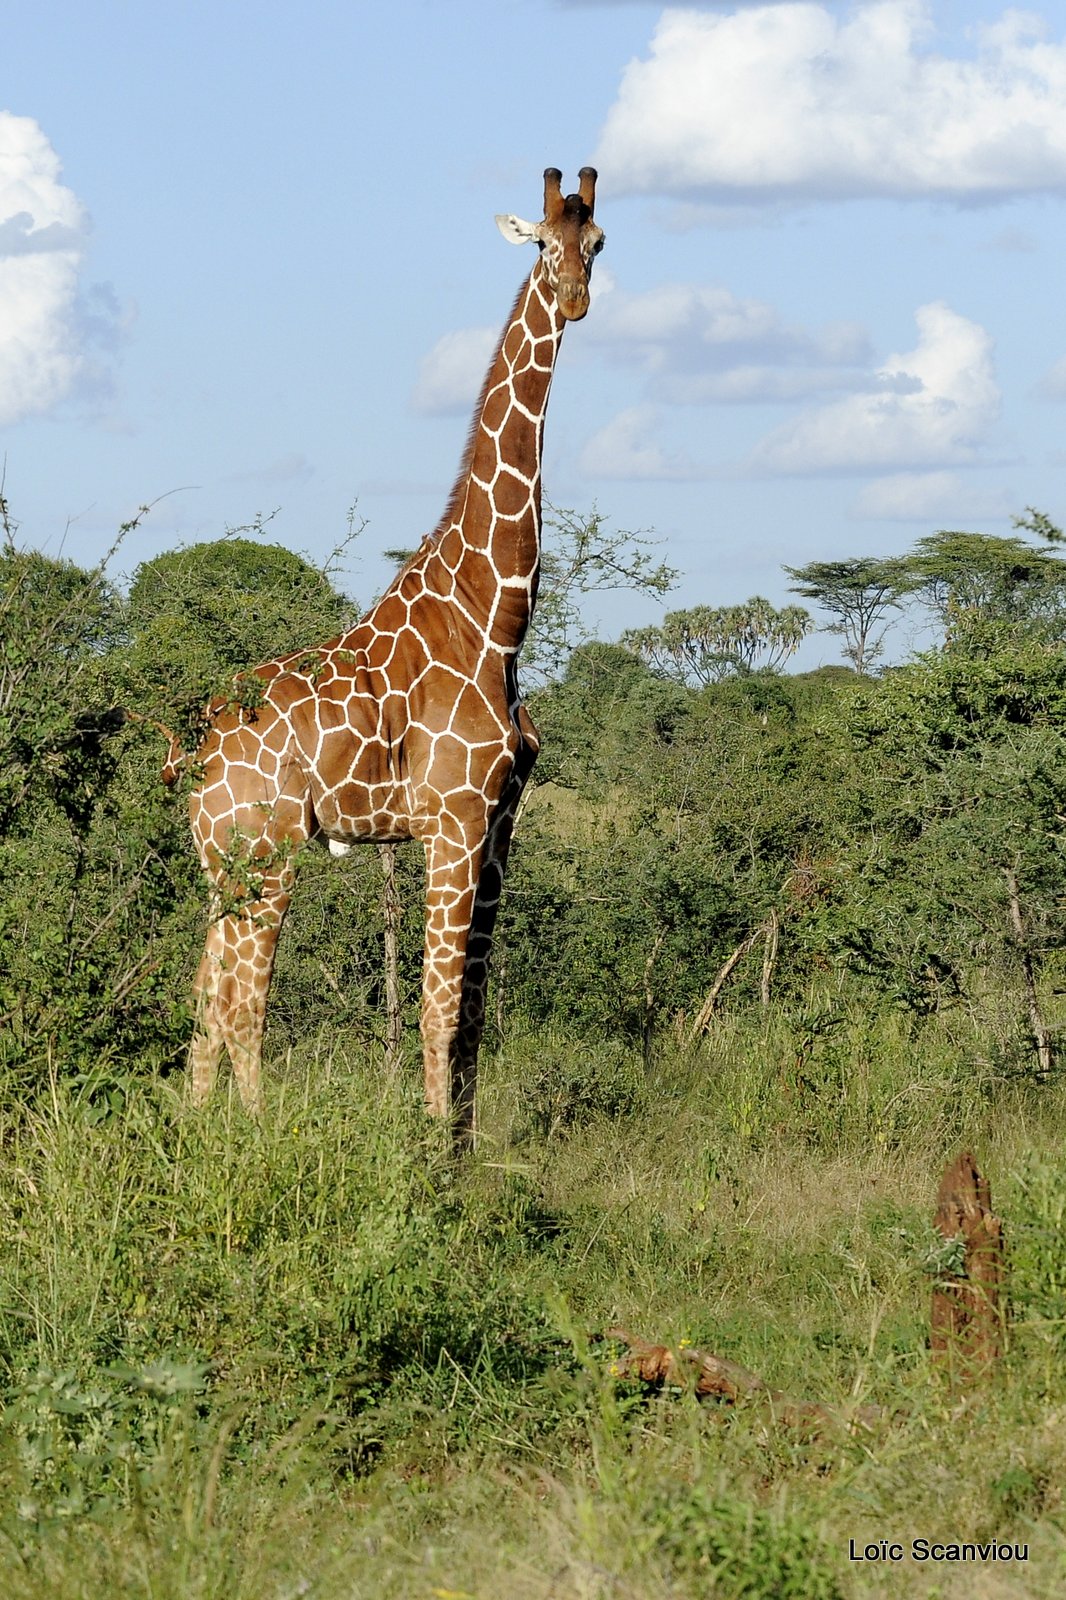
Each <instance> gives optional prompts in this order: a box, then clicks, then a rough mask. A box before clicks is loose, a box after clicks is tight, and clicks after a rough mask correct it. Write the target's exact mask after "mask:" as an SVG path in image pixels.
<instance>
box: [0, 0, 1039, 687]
mask: <svg viewBox="0 0 1066 1600" xmlns="http://www.w3.org/2000/svg"><path fill="white" fill-rule="evenodd" d="M587 162H592V163H594V164H596V165H597V166H598V167H599V169H600V174H601V177H600V186H599V198H598V208H597V220H598V221H600V222H601V224H602V226H603V227H604V228H605V230H606V233H607V246H606V249H605V251H604V254H603V256H602V257H601V258H600V264H598V266H597V278H596V283H595V288H596V298H595V301H594V304H593V307H592V310H591V311H590V313H589V316H588V318H587V319H586V320H585V321H584V322H583V323H581V324H580V325H577V326H575V327H573V328H572V329H570V330H569V331H568V333H567V336H566V340H565V343H564V348H563V353H562V358H561V363H560V367H559V371H558V374H557V379H556V385H555V389H554V392H553V396H552V402H551V407H550V411H549V416H548V424H547V444H546V456H545V466H546V470H545V482H546V489H547V493H548V495H549V497H550V498H551V499H552V500H554V501H555V502H556V503H557V504H559V505H561V506H565V507H570V508H575V509H578V510H585V509H589V508H591V507H592V506H593V504H595V505H597V506H598V507H599V509H600V511H601V512H602V513H603V514H604V515H606V516H607V517H608V518H609V519H610V520H611V522H612V523H613V524H614V525H616V526H619V527H626V528H632V529H651V530H654V532H655V533H656V534H657V535H658V536H659V537H660V538H661V539H662V541H663V554H664V555H665V557H666V558H667V559H669V560H670V561H671V562H672V563H673V564H674V565H675V566H677V567H679V568H680V569H681V571H682V573H683V582H682V585H681V587H680V588H679V590H678V591H677V593H676V594H675V595H674V596H673V597H672V599H671V601H670V602H669V603H670V604H672V605H678V604H690V603H695V602H697V601H701V602H706V603H709V604H725V603H729V602H732V601H737V600H741V599H744V598H745V597H747V596H748V595H751V594H753V593H763V594H765V595H767V596H769V597H770V598H771V599H772V600H774V601H775V602H777V603H782V602H784V601H785V600H786V599H788V598H789V597H788V594H787V579H786V578H785V576H784V574H783V573H782V572H781V564H782V563H783V562H788V563H790V564H792V565H798V564H801V563H803V562H805V561H808V560H813V559H825V558H830V557H834V556H849V555H859V554H867V553H877V554H889V553H892V552H895V551H898V550H902V549H905V548H907V547H908V546H909V545H910V544H911V543H913V541H914V540H915V539H916V538H918V537H920V536H921V535H922V534H924V533H928V532H930V531H932V530H933V529H935V528H938V527H963V528H979V529H983V530H985V531H988V532H1007V531H1009V530H1010V517H1011V514H1012V513H1013V512H1019V511H1021V510H1022V509H1023V508H1024V507H1025V506H1026V505H1027V504H1029V505H1035V506H1038V507H1039V508H1041V509H1043V510H1045V511H1047V512H1048V513H1049V514H1050V515H1051V516H1052V517H1053V518H1055V519H1056V520H1057V521H1059V522H1062V521H1064V520H1066V440H1064V438H1063V423H1064V421H1066V317H1064V315H1063V302H1064V299H1066V295H1064V292H1063V289H1062V283H1063V269H1062V263H1063V260H1064V259H1066V212H1064V206H1063V200H1064V197H1066V26H1064V22H1063V19H1062V15H1061V12H1060V11H1059V8H1057V7H1052V6H1051V4H1050V0H1043V4H1041V5H1038V6H1036V7H1035V8H1031V9H1028V10H1026V11H1024V12H1023V11H1019V10H1008V9H1006V8H1004V7H1003V6H1001V5H998V4H991V3H988V0H968V3H966V4H963V3H961V0H929V3H922V0H868V3H863V0H856V3H854V4H845V3H841V4H833V3H828V0H822V3H817V4H816V3H807V0H785V3H781V4H777V5H768V6H760V5H753V4H733V5H726V4H720V5H712V4H700V5H693V6H689V7H676V8H670V9H667V10H664V9H663V8H662V7H660V6H655V5H648V4H643V3H639V0H585V3H578V0H491V3H488V0H484V3H483V0H454V3H443V0H435V3H423V0H392V3H391V4H390V5H389V6H378V5H369V4H354V5H352V4H349V5H347V6H344V7H340V6H327V5H323V4H318V3H316V0H305V4H304V5H303V6H301V7H293V6H291V5H279V4H273V3H269V0H267V3H257V4H256V5H254V6H253V5H250V4H244V3H242V0H236V3H226V0H216V3H215V4H213V5H211V6H210V7H209V6H207V5H201V4H197V3H189V4H181V5H176V4H172V3H161V4H157V5H153V6H150V7H149V6H140V5H134V4H117V3H106V0H102V3H97V4H94V5H93V6H85V5H84V4H78V5H75V4H73V3H55V4H53V3H49V0H37V3H35V4H32V5H31V4H28V3H23V0H9V4H8V6H7V7H6V8H5V42H4V53H3V65H2V67H0V448H2V450H3V452H4V455H5V457H6V492H7V495H8V498H9V500H10V503H11V507H12V511H13V513H14V515H15V516H16V517H17V519H18V520H19V522H20V524H21V538H22V539H23V541H24V542H26V543H30V544H34V545H38V546H40V547H43V548H46V549H49V550H51V551H53V552H55V551H57V550H58V549H59V548H60V546H61V544H62V547H63V548H64V550H65V553H66V554H68V555H70V556H72V557H73V558H75V559H77V560H81V561H86V562H89V561H92V560H94V559H96V558H98V557H99V556H100V555H101V554H102V552H103V551H104V550H105V549H106V548H107V546H108V544H109V543H110V540H111V538H112V536H113V534H114V530H115V529H116V527H117V525H118V524H119V522H121V521H122V520H123V519H124V518H125V517H127V516H128V515H129V514H130V513H131V512H132V511H133V510H134V509H135V508H136V507H137V506H138V505H140V504H142V503H144V502H156V504H155V506H154V509H153V511H152V513H151V516H150V517H149V518H148V519H147V521H146V522H145V524H144V525H143V527H142V528H141V529H140V530H138V532H137V533H136V534H135V535H134V536H133V537H132V538H131V539H130V540H129V541H128V542H127V544H126V546H125V547H124V548H123V550H122V552H121V555H120V558H119V561H118V567H119V570H120V571H122V570H124V571H129V570H131V569H132V567H134V566H135V565H136V564H137V562H138V561H140V560H142V559H144V558H146V557H148V556H150V555H152V554H155V553H156V552H157V551H158V550H160V549H163V548H168V547H170V546H173V545H176V544H179V543H189V542H194V541H196V540H199V539H205V538H212V537H215V536H217V535H219V534H221V533H222V532H223V531H224V529H225V528H226V527H227V526H236V525H240V524H243V523H246V522H249V521H251V520H252V519H253V518H254V517H255V516H256V515H258V514H269V513H271V512H273V511H274V510H275V509H277V511H278V514H277V516H276V518H275V519H274V521H273V522H272V523H271V535H272V537H275V538H277V539H279V540H280V541H281V542H283V543H285V544H287V545H289V546H291V547H292V548H294V549H297V550H301V551H304V552H307V553H309V554H311V555H312V556H314V557H318V558H321V557H323V556H324V555H325V554H326V553H327V552H328V551H329V550H330V549H331V548H332V547H333V546H334V545H335V544H336V542H337V541H338V539H340V538H341V537H342V536H343V533H344V531H345V526H346V518H347V513H348V508H349V507H350V506H351V505H352V504H353V503H356V502H357V504H358V511H359V514H360V515H361V516H362V517H364V518H366V519H367V528H366V531H365V533H364V534H363V535H362V537H361V539H360V540H359V542H358V544H357V546H356V549H355V554H354V558H353V561H352V564H351V567H350V570H349V572H348V575H347V579H346V582H347V586H348V588H349V589H350V590H351V591H352V592H353V593H354V594H356V595H358V596H359V597H360V598H363V599H366V600H369V599H370V598H371V597H372V595H373V593H374V592H376V591H377V590H378V589H379V588H380V587H381V586H382V585H383V583H384V581H385V580H386V577H387V575H388V571H389V567H388V564H387V563H386V562H384V561H383V559H382V558H381V554H380V553H381V552H382V551H383V550H384V549H387V548H389V547H393V546H410V545H412V544H414V543H415V542H416V541H417V539H418V538H419V537H420V536H421V534H422V533H424V532H425V531H426V530H427V529H429V528H431V527H432V526H433V525H434V524H435V522H436V520H437V517H438V515H439V512H440V510H441V508H442V506H443V503H444V501H445V498H446V496H447V492H448V489H449V487H450V485H451V482H452V479H453V477H454V473H455V468H456V465H457V462H458V459H459V456H460V452H461V449H462V445H463V441H464V439H465V434H466V428H467V422H468V418H469V412H470V408H471V405H472V402H473V398H474V395H475V394H476V391H477V388H478V385H479V381H480V377H481V373H482V370H483V366H484V363H485V360H486V359H487V355H488V350H489V347H490V346H491V343H492V340H493V338H494V336H495V335H496V333H498V331H499V327H500V325H501V323H502V321H503V318H504V316H505V315H506V313H507V310H508V308H509V305H510V302H511V299H512V297H513V294H514V291H515V289H516V287H517V285H518V282H519V281H520V279H521V277H522V276H523V275H524V274H525V272H527V271H528V269H529V267H530V265H531V258H530V257H529V256H526V255H523V254H521V253H520V252H519V251H518V250H516V249H513V248H511V247H509V246H508V245H507V244H506V243H504V241H503V240H502V239H501V238H500V237H499V235H498V233H497V231H496V228H495V226H494V225H493V215H494V213H495V212H498V211H514V212H517V213H518V214H519V215H523V216H535V215H539V205H540V200H541V172H542V170H543V168H544V167H545V166H547V165H558V166H559V167H561V168H562V169H563V170H564V173H565V175H566V186H567V187H572V186H574V185H575V184H576V173H577V169H578V168H579V167H580V166H581V165H583V164H585V163H587ZM655 614H656V613H655V610H654V608H653V607H652V606H651V604H650V602H638V601H635V600H633V599H632V598H631V597H620V598H617V599H613V600H602V601H597V602H596V603H595V604H594V605H592V606H591V607H590V620H592V621H593V622H594V623H595V624H596V625H597V626H598V627H599V628H600V630H601V631H602V632H603V633H604V634H607V635H610V634H612V633H617V631H619V630H620V629H621V628H622V627H624V626H630V625H634V624H637V623H641V622H644V621H647V620H652V619H653V617H654V616H655ZM811 650H812V652H813V654H812V655H811V656H810V658H809V659H810V660H811V661H813V660H815V659H827V660H832V659H836V656H837V651H836V644H835V641H834V640H833V639H832V638H827V637H824V636H823V637H821V638H820V639H819V641H818V642H817V644H816V645H812V646H811Z"/></svg>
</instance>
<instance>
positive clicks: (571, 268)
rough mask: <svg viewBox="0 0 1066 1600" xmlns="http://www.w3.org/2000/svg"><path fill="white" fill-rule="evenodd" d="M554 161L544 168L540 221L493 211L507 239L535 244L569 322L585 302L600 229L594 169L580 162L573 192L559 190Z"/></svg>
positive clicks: (579, 315) (559, 178) (600, 241)
mask: <svg viewBox="0 0 1066 1600" xmlns="http://www.w3.org/2000/svg"><path fill="white" fill-rule="evenodd" d="M562 181H563V175H562V173H561V172H560V171H559V169H558V167H549V168H548V170H547V171H546V172H545V174H544V221H543V222H523V221H522V219H521V217H513V216H498V217H497V218H496V224H497V226H498V227H499V230H500V232H501V233H502V234H503V236H504V238H505V239H507V240H509V241H510V243H511V244H528V243H533V244H536V245H537V246H538V247H539V249H540V253H541V261H542V262H543V264H544V275H545V277H546V279H547V282H548V287H549V288H550V289H551V291H552V293H553V294H554V295H555V298H556V300H557V301H558V305H559V310H560V311H561V312H562V314H563V316H564V317H565V318H566V319H567V321H568V322H580V320H581V318H582V317H583V316H584V315H585V312H586V311H587V310H588V308H589V278H590V276H591V274H592V260H593V257H594V256H597V255H599V253H600V251H601V250H602V249H603V229H602V228H600V227H597V225H596V223H595V222H593V220H592V213H593V211H594V210H595V206H596V170H595V168H594V167H582V168H581V171H580V172H579V174H578V192H577V194H568V195H565V196H564V195H563V191H562Z"/></svg>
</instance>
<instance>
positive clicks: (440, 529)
mask: <svg viewBox="0 0 1066 1600" xmlns="http://www.w3.org/2000/svg"><path fill="white" fill-rule="evenodd" d="M537 265H539V261H538V263H537ZM537 265H535V266H534V268H533V271H534V272H535V271H536V270H537ZM531 276H532V274H531ZM528 288H529V279H528V278H527V279H526V280H525V281H524V282H523V283H522V284H521V286H520V287H519V290H518V293H517V294H516V295H515V297H514V304H513V305H512V307H511V312H510V315H509V316H508V318H507V321H506V322H505V323H504V325H503V328H502V330H501V332H500V337H499V338H498V339H497V340H496V346H495V348H494V350H493V352H492V358H491V360H490V361H489V364H488V366H487V368H486V369H485V377H484V379H483V380H482V384H481V393H480V394H479V395H478V397H477V403H476V405H475V406H474V413H473V416H472V417H471V418H470V426H469V428H468V429H467V435H466V445H465V447H464V449H463V456H462V460H461V461H460V463H459V471H458V472H457V474H456V477H455V482H454V483H453V485H452V488H451V493H450V494H449V496H448V501H447V504H446V505H445V507H444V510H443V512H442V513H441V516H440V520H439V522H438V523H437V526H436V527H435V528H434V529H433V531H432V532H431V533H426V534H423V536H422V539H421V541H420V543H419V546H418V549H417V550H416V551H415V552H414V554H413V555H412V556H409V557H408V559H407V560H406V561H405V562H404V564H403V566H402V567H401V568H400V570H399V572H398V573H397V574H396V579H394V580H393V581H394V582H396V581H397V580H398V579H400V578H402V577H403V576H404V574H405V573H406V572H409V571H410V569H411V568H412V567H413V566H414V565H415V563H416V562H417V561H420V560H421V559H422V557H423V556H424V555H427V554H428V553H429V552H430V551H431V550H433V549H435V548H436V546H437V544H438V542H439V540H440V538H441V535H442V534H443V533H445V532H446V530H447V529H448V528H450V527H451V525H452V523H453V522H455V521H456V520H457V519H458V516H459V513H460V511H461V510H462V502H463V494H464V492H465V490H466V481H467V479H468V477H469V476H470V464H471V462H472V461H473V459H474V446H475V444H476V443H477V435H478V428H479V427H480V425H481V415H482V412H483V411H484V409H485V401H486V400H487V398H488V393H489V384H490V383H491V381H492V374H493V373H494V372H495V370H496V363H497V361H498V360H499V358H500V351H501V350H502V349H503V342H504V340H505V339H506V338H507V335H508V333H509V331H510V328H511V324H512V323H513V321H514V319H515V315H516V313H517V311H518V307H519V304H520V303H521V301H522V299H523V297H524V295H525V294H526V291H527V289H528Z"/></svg>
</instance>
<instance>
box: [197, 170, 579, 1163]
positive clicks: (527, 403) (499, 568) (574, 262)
mask: <svg viewBox="0 0 1066 1600" xmlns="http://www.w3.org/2000/svg"><path fill="white" fill-rule="evenodd" d="M561 176H562V175H561V174H560V173H559V172H558V171H556V170H555V169H554V168H549V170H548V171H547V172H546V173H545V184H544V220H543V222H540V223H536V224H531V223H526V222H522V221H520V220H519V219H518V218H516V217H498V218H497V222H498V224H499V226H500V230H501V232H502V233H503V234H504V236H505V238H508V239H510V240H511V241H513V242H515V243H519V242H523V241H530V242H534V243H536V244H537V245H538V246H539V248H540V255H539V258H538V260H537V263H536V265H535V266H534V268H533V271H532V273H531V274H530V277H529V280H528V282H527V283H526V284H525V285H524V287H523V288H522V290H521V292H520V293H519V295H518V299H517V301H516V304H515V308H514V311H513V313H512V315H511V318H510V320H509V321H508V323H507V326H506V328H505V329H504V332H503V335H502V337H501V339H500V343H499V346H498V347H497V350H496V353H495V355H494V356H493V359H492V363H491V365H490V368H489V371H488V374H487V376H486V379H485V384H484V388H483V390H482V395H481V399H480V402H479V405H478V409H477V412H476V414H475V417H474V422H473V426H472V429H471V434H470V439H469V442H468V445H467V450H466V454H465V457H464V460H463V464H462V467H461V469H460V473H459V477H458V479H457V481H456V484H455V488H454V489H453V491H452V495H451V499H450V501H449V504H448V507H447V509H446V511H445V513H444V516H443V517H442V519H441V521H440V523H439V525H438V527H437V529H436V530H435V531H434V532H433V533H432V534H430V535H429V536H428V537H427V538H425V539H424V540H423V541H422V545H421V547H420V549H419V550H418V552H417V553H416V554H415V556H413V557H412V559H411V560H410V561H409V562H408V563H407V565H406V566H405V567H404V568H403V570H402V571H401V572H400V573H399V574H398V575H397V577H396V579H395V580H394V582H393V583H392V585H391V586H390V588H389V589H388V590H387V591H386V593H385V594H384V595H383V596H382V598H381V599H380V600H379V601H378V603H377V604H376V605H375V606H374V607H373V609H372V610H371V611H370V612H369V613H368V614H367V616H366V617H364V619H363V620H362V622H360V623H359V624H358V625H357V626H356V627H355V628H353V629H352V630H351V631H350V632H348V633H346V634H343V635H342V636H341V637H340V638H338V639H333V640H331V641H330V642H329V643H328V644H325V645H323V646H321V648H319V649H315V650H310V651H304V652H300V653H298V654H295V655H290V656H287V657H284V658H282V659H280V660H277V661H269V662H266V663H265V664H264V665H263V666H260V667H257V668H256V669H255V676H257V677H258V678H259V679H260V680H262V699H261V701H260V703H259V704H258V705H257V706H255V707H254V709H252V710H241V709H240V708H238V707H235V706H234V705H233V704H232V703H230V704H227V703H224V702H216V703H215V704H214V705H213V706H212V708H211V710H210V722H211V728H210V731H209V733H208V735H207V737H206V739H205V740H204V742H203V744H202V746H201V748H200V750H199V752H198V755H197V762H198V769H199V777H198V782H197V786H196V788H195V790H194V792H193V795H192V799H191V818H192V827H193V832H194V835H195V838H196V842H197V846H198V849H199V851H200V857H201V860H202V861H203V864H204V867H205V870H206V871H207V873H208V874H209V876H210V878H211V879H212V882H213V885H214V906H213V911H214V920H213V921H212V924H211V927H210V930H209V933H208V936H207V945H206V948H205V950H204V954H203V959H202V960H201V962H200V967H199V971H198V973H197V977H196V982H195V998H196V1008H197V1009H196V1014H197V1022H196V1031H195V1034H194V1038H193V1042H192V1047H191V1052H190V1068H191V1077H192V1093H193V1098H194V1100H195V1101H196V1102H197V1103H201V1102H202V1101H203V1100H204V1099H205V1098H206V1097H207V1095H208V1094H209V1093H210V1091H211V1087H212V1085H213V1083H214V1079H215V1075H216V1072H217V1069H218V1065H219V1062H220V1060H221V1057H222V1053H223V1050H224V1049H226V1050H228V1052H229V1055H230V1059H231V1061H232V1063H233V1067H234V1071H235V1074H236V1079H237V1084H238V1087H239V1090H240V1094H241V1098H242V1100H243V1102H244V1104H245V1106H246V1107H247V1108H248V1109H249V1111H251V1112H252V1113H253V1114H257V1113H258V1112H259V1109H260V1104H261V1100H260V1086H259V1063H260V1051H261V1044H262V1035H263V1023H264V1017H265V1012H266V1001H267V992H268V989H269V987H270V977H271V971H272V968H273V963H274V951H275V947H276V944H277V939H278V933H279V931H280V928H281V924H282V921H283V919H284V916H285V912H286V909H287V908H288V905H289V900H290V896H291V893H292V889H293V882H294V878H295V870H296V855H297V852H298V850H299V847H300V846H301V845H302V844H303V843H304V842H305V841H306V840H308V839H310V838H313V837H315V836H316V835H320V836H323V837H324V838H325V840H326V841H327V842H328V844H329V846H330V848H331V849H332V850H333V851H334V852H335V853H344V851H345V850H346V849H347V848H348V847H350V846H351V845H353V844H356V843H360V842H363V841H366V840H376V841H378V842H381V841H388V840H397V839H410V838H414V839H420V840H421V841H422V843H423V845H424V846H425V851H426V865H427V885H426V942H425V967H424V981H423V1001H422V1023H421V1026H422V1040H423V1055H424V1063H425V1084H426V1103H427V1106H428V1109H429V1111H430V1112H432V1113H433V1114H434V1115H437V1116H448V1115H450V1116H452V1118H453V1120H454V1127H455V1130H456V1137H457V1139H458V1140H459V1141H460V1142H469V1141H470V1140H471V1139H472V1138H473V1132H474V1090H475V1076H476V1067H477V1051H478V1045H479V1043H480V1039H481V1032H482V1025H483V1020H484V1013H485V994H486V986H487V983H488V970H489V954H490V948H491V942H492V930H493V924H494V922H495V918H496V911H497V907H498V905H499V900H500V893H501V889H502V885H503V875H504V869H505V866H506V862H507V852H508V848H509V845H510V839H511V829H512V825H513V821H514V814H515V807H516V805H517V802H518V799H519V796H520V795H521V792H522V788H523V786H524V784H525V781H526V779H527V777H528V775H529V772H530V770H531V768H532V766H533V762H534V760H535V759H536V753H537V735H536V731H535V729H534V727H533V724H532V722H531V720H530V718H529V716H528V714H527V712H526V711H525V709H524V707H523V706H522V704H521V701H520V698H519V692H518V684H517V678H516V672H515V658H516V656H517V654H518V651H519V648H520V647H521V644H522V640H523V638H524V636H525V633H526V629H527V627H528V625H529V620H530V616H531V614H532V611H533V605H534V602H535V600H536V593H537V577H538V569H539V559H540V474H541V439H542V431H543V424H544V414H545V410H546V407H547V403H548V391H549V389H550V387H551V380H552V373H553V370H554V367H555V360H556V357H557V355H558V353H559V345H560V341H561V339H562V333H563V328H564V326H565V324H566V323H567V322H568V321H577V320H579V319H580V318H581V317H583V316H584V315H585V312H586V311H587V310H588V303H589V291H588V279H589V273H590V270H591V263H592V257H593V256H594V255H595V254H596V253H597V252H598V251H599V250H600V248H601V247H602V244H603V234H602V232H601V230H600V228H599V227H598V226H597V225H596V223H595V222H594V221H593V208H594V201H595V182H596V174H595V172H594V171H593V170H592V168H591V167H585V168H583V169H582V172H581V175H580V188H579V192H578V193H577V194H573V195H569V196H567V197H565V198H564V196H563V194H562V190H561V187H560V183H561Z"/></svg>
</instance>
